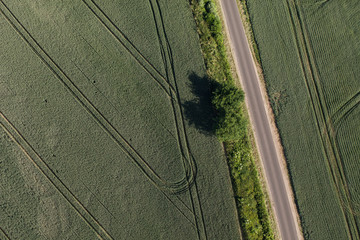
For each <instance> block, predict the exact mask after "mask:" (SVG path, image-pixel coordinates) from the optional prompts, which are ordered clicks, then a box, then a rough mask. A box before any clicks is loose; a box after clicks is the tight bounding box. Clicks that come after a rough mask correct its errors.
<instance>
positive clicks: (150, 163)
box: [0, 0, 240, 239]
mask: <svg viewBox="0 0 360 240" xmlns="http://www.w3.org/2000/svg"><path fill="white" fill-rule="evenodd" d="M0 15H1V17H0V32H1V34H0V125H1V128H0V239H239V238H240V230H239V222H238V218H237V212H236V206H235V201H234V198H233V192H232V188H231V182H230V177H229V170H228V168H227V163H226V161H225V155H224V152H223V150H222V147H221V145H220V144H219V142H218V141H217V139H216V138H215V137H214V136H213V135H212V134H211V133H210V132H209V131H208V129H209V124H210V122H209V120H208V118H211V112H212V110H211V105H210V90H209V85H208V82H207V81H206V78H205V66H204V61H203V58H202V55H201V52H200V45H199V40H198V35H197V32H196V30H195V23H194V19H193V16H192V12H191V9H190V6H189V2H188V1H186V0H181V1H162V0H143V1H115V0H108V1H98V0H65V1H48V0H21V1H20V0H11V1H10V0H0Z"/></svg>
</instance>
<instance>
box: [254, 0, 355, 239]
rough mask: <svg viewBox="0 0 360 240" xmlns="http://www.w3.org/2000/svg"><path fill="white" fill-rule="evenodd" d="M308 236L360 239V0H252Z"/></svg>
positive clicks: (256, 30)
mask: <svg viewBox="0 0 360 240" xmlns="http://www.w3.org/2000/svg"><path fill="white" fill-rule="evenodd" d="M247 6H248V10H249V13H250V20H251V24H252V27H253V30H254V35H255V39H256V41H257V44H258V47H259V51H260V57H261V61H262V65H263V70H264V77H265V83H266V88H267V91H268V94H269V97H270V101H271V104H272V107H273V110H274V114H275V118H276V124H277V126H278V128H279V132H280V136H281V140H282V144H283V147H284V151H285V155H286V159H287V163H288V168H289V171H290V175H291V181H292V184H293V187H294V192H295V198H296V203H297V207H298V210H299V214H300V220H301V224H302V228H303V231H304V236H305V238H306V239H359V238H360V171H359V169H360V163H359V157H360V137H359V136H360V104H359V102H360V81H359V79H360V68H359V63H360V25H359V22H360V14H359V13H360V3H359V1H357V0H349V1H334V0H323V1H318V0H302V1H300V0H276V1H255V0H247Z"/></svg>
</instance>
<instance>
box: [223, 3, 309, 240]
mask: <svg viewBox="0 0 360 240" xmlns="http://www.w3.org/2000/svg"><path fill="white" fill-rule="evenodd" d="M220 2H221V8H222V12H223V15H224V18H225V19H224V20H225V25H226V28H227V33H228V36H229V37H230V44H231V47H232V54H233V57H234V59H235V64H236V68H237V72H238V74H239V77H240V79H241V84H242V87H243V89H244V92H245V96H246V102H247V106H248V110H249V114H250V119H251V123H252V125H253V129H254V131H255V139H256V143H257V147H258V149H259V152H260V158H261V161H262V164H263V166H264V171H265V177H266V181H267V185H268V188H269V190H270V193H269V194H270V200H271V202H272V204H273V208H274V211H275V215H276V219H277V223H278V227H279V230H280V235H281V238H282V239H284V240H295V239H301V238H302V236H301V233H300V230H299V226H298V224H297V221H296V215H295V211H296V210H295V209H294V207H292V206H293V205H291V204H292V202H291V201H293V200H292V199H291V195H290V193H289V191H290V184H289V182H288V181H287V180H286V178H285V177H284V176H286V174H287V172H286V169H285V170H284V169H282V168H281V162H280V161H281V159H280V158H279V156H278V153H277V149H276V145H275V140H274V136H273V134H272V131H271V125H270V122H269V118H268V116H267V113H266V109H265V105H266V104H265V101H266V100H265V98H264V97H263V95H262V92H261V89H260V80H259V78H258V76H257V73H256V69H255V65H254V62H253V58H252V55H251V52H250V49H249V45H248V41H247V39H246V35H245V31H244V28H243V25H242V21H241V18H240V13H239V10H238V6H237V3H236V0H220ZM286 184H288V185H286Z"/></svg>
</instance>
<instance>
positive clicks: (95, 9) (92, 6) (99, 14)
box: [81, 0, 175, 97]
mask: <svg viewBox="0 0 360 240" xmlns="http://www.w3.org/2000/svg"><path fill="white" fill-rule="evenodd" d="M81 1H82V3H83V4H84V5H85V6H86V7H87V8H88V9H89V10H90V11H91V12H92V13H93V15H94V16H95V17H96V18H97V19H98V21H99V22H100V23H101V24H102V25H103V27H105V29H106V30H107V31H108V32H109V33H110V34H111V35H112V36H113V37H114V38H115V39H116V40H117V41H118V42H119V43H120V44H121V45H122V46H123V47H124V48H125V50H126V51H127V52H128V53H129V54H130V55H131V56H132V57H133V58H134V59H135V61H136V62H137V63H138V64H139V65H140V66H141V67H142V68H143V69H144V70H145V71H146V72H147V73H148V74H149V75H150V76H151V77H152V78H153V80H155V81H156V83H157V84H158V85H159V86H160V87H161V88H162V89H163V90H164V91H165V93H166V94H167V95H168V96H169V97H171V94H170V92H171V91H175V90H174V88H173V87H172V86H171V85H170V86H169V87H170V89H171V91H170V92H168V90H167V89H166V86H164V84H163V83H162V82H161V81H160V80H159V79H158V78H160V79H161V80H162V81H163V82H164V83H165V84H166V85H168V84H169V83H167V81H166V79H165V77H164V76H163V75H162V74H161V73H160V72H159V71H158V70H157V69H156V68H155V66H154V65H153V64H152V63H150V62H149V60H147V59H146V58H145V56H144V55H143V54H141V52H140V51H139V50H138V49H137V48H136V47H135V45H134V44H133V43H132V42H131V41H130V40H129V39H128V38H127V37H126V36H125V34H124V33H123V32H122V31H121V30H120V29H119V28H118V27H117V26H116V25H115V24H114V23H113V21H112V20H111V19H110V18H109V17H108V16H107V15H106V14H105V12H104V11H103V10H102V9H101V8H100V7H99V6H98V5H97V4H96V3H95V2H94V1H93V0H81ZM104 19H105V20H104ZM105 21H107V22H109V24H107V23H106V22H105ZM112 28H113V29H112ZM115 32H117V33H119V35H120V36H121V37H119V36H118V35H117V34H116V33H115ZM121 38H123V40H122V39H121ZM126 43H128V44H129V45H130V46H127V44H126ZM131 49H133V51H132V50H131ZM137 55H138V56H139V57H137ZM139 58H140V59H142V60H143V61H144V62H145V63H142V62H141V60H140V59H139ZM146 65H147V66H148V67H147V66H146ZM148 68H150V69H152V70H153V71H154V72H151V70H149V69H148ZM155 75H157V76H158V77H156V76H155Z"/></svg>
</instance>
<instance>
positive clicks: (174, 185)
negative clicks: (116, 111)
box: [0, 0, 194, 193]
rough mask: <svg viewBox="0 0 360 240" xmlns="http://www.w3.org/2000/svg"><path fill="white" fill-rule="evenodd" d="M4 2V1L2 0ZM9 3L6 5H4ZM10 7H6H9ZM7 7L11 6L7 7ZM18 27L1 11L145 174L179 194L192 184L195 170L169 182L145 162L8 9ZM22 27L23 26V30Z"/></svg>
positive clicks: (164, 188)
mask: <svg viewBox="0 0 360 240" xmlns="http://www.w3.org/2000/svg"><path fill="white" fill-rule="evenodd" d="M0 1H1V3H3V2H2V0H0ZM4 6H5V5H4ZM5 7H6V6H5ZM6 8H7V7H6ZM8 11H9V14H10V15H11V16H12V18H13V20H15V21H16V24H17V25H19V27H17V26H16V24H15V23H14V22H12V21H11V19H10V18H9V17H8V16H7V15H5V13H4V12H3V11H2V10H1V12H2V13H3V15H4V17H5V18H6V20H7V21H8V22H9V24H10V25H11V26H12V27H13V28H14V29H15V30H16V32H17V33H18V34H19V35H20V36H21V38H22V39H23V40H24V41H25V42H26V43H27V44H28V45H29V47H30V48H31V49H32V51H33V52H34V53H35V54H36V55H37V56H38V57H39V58H40V59H41V60H42V62H43V63H44V64H45V65H46V66H47V67H48V68H49V69H50V70H51V72H52V73H53V74H54V75H55V76H56V77H57V78H58V80H60V82H61V83H62V84H63V85H64V86H65V88H66V89H67V90H68V91H69V92H70V93H71V94H72V95H73V97H74V98H75V100H76V101H77V102H78V103H79V104H80V105H81V106H82V107H83V108H84V110H86V111H87V112H88V113H89V114H90V115H91V116H92V117H93V119H94V120H95V121H96V123H97V124H98V125H99V126H100V127H101V128H102V129H103V130H104V131H105V132H106V133H107V134H108V135H109V136H110V137H111V139H112V140H113V141H114V142H115V143H116V144H117V145H118V146H119V147H120V148H121V149H122V150H123V152H124V153H125V154H126V155H127V156H128V157H129V158H130V159H131V160H132V162H133V163H134V164H135V165H136V166H137V167H138V168H139V169H140V170H141V171H142V172H143V173H144V175H145V176H146V177H147V178H148V179H149V180H150V181H151V182H152V183H153V184H154V185H155V186H156V187H159V188H161V189H163V190H167V191H169V192H171V193H178V192H181V191H184V190H186V189H187V188H188V187H189V184H188V183H187V179H189V178H193V176H192V175H193V174H194V172H186V174H187V175H186V176H184V178H183V179H180V180H179V181H177V182H167V181H165V180H164V179H162V178H161V177H160V176H159V175H158V174H157V173H156V172H155V171H154V170H153V169H152V168H151V166H150V165H149V164H148V163H147V162H146V161H145V159H144V158H143V157H141V155H140V154H139V153H138V152H137V151H136V149H134V148H133V147H132V146H131V145H130V144H129V142H128V141H127V140H126V139H125V138H124V137H123V136H122V135H121V134H120V133H119V132H118V130H117V129H116V128H115V127H114V126H113V125H112V124H111V123H110V121H109V120H108V119H107V118H106V117H105V116H104V115H103V114H102V113H101V112H100V111H99V110H98V109H97V108H96V106H95V105H94V104H93V103H92V102H91V101H90V100H89V99H88V98H87V97H86V96H85V95H84V93H82V91H81V90H80V89H79V88H78V87H77V86H76V85H75V83H74V82H73V81H72V80H71V79H70V78H69V77H68V76H67V74H66V73H65V72H64V71H63V70H62V69H61V68H60V67H59V65H58V64H57V63H56V62H55V61H54V60H53V59H52V58H51V57H50V56H49V55H48V54H47V53H46V51H45V50H44V49H43V48H42V47H41V46H40V45H39V43H37V42H36V40H35V39H34V38H33V37H32V36H31V34H30V33H29V32H28V31H27V30H26V29H25V28H24V26H23V25H22V24H21V23H20V22H19V20H18V19H17V18H16V17H15V16H14V15H13V14H12V13H11V11H10V10H9V9H8ZM19 28H20V29H19Z"/></svg>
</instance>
